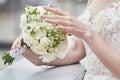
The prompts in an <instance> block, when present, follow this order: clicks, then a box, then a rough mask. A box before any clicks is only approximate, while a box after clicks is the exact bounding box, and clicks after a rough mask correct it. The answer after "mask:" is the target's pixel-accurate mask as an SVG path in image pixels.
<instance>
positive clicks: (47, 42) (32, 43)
mask: <svg viewBox="0 0 120 80" xmlns="http://www.w3.org/2000/svg"><path fill="white" fill-rule="evenodd" d="M25 11H26V13H25V14H23V15H22V16H21V21H20V29H21V31H22V38H23V40H22V44H24V45H26V46H27V47H29V48H30V49H31V50H32V51H33V52H34V53H35V54H39V55H40V57H39V59H40V60H41V61H42V62H50V61H53V60H55V59H56V58H60V59H62V58H64V57H65V53H64V51H65V49H66V44H67V42H66V32H63V31H59V30H56V29H55V27H56V26H57V24H56V25H53V24H49V23H47V22H45V21H44V20H42V19H41V18H40V15H56V14H54V13H52V12H48V11H46V10H44V9H43V7H42V6H38V7H32V6H26V7H25ZM23 51H24V49H23V48H21V49H20V50H19V51H18V52H16V53H15V52H13V51H12V50H10V51H8V52H5V53H4V54H3V57H2V59H3V60H4V64H8V65H9V64H12V62H13V61H14V59H15V57H16V55H20V54H21V53H22V52H23Z"/></svg>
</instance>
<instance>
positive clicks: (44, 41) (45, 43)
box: [40, 37, 50, 47]
mask: <svg viewBox="0 0 120 80" xmlns="http://www.w3.org/2000/svg"><path fill="white" fill-rule="evenodd" d="M49 44H50V40H49V38H47V37H43V38H41V39H40V45H42V46H44V47H47V46H48V45H49Z"/></svg>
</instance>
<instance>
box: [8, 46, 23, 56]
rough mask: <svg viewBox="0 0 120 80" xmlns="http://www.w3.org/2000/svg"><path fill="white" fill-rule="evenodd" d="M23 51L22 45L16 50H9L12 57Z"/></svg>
mask: <svg viewBox="0 0 120 80" xmlns="http://www.w3.org/2000/svg"><path fill="white" fill-rule="evenodd" d="M23 52H24V48H22V47H21V48H20V49H19V51H17V52H14V51H13V50H10V56H11V57H13V58H16V57H18V56H20V55H21V54H22V53H23Z"/></svg>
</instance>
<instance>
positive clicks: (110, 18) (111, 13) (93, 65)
mask: <svg viewBox="0 0 120 80" xmlns="http://www.w3.org/2000/svg"><path fill="white" fill-rule="evenodd" d="M79 19H80V20H83V22H84V23H86V24H87V25H89V26H90V28H91V29H93V30H94V31H96V32H98V33H100V35H101V36H102V37H103V38H104V39H105V40H106V41H107V42H108V43H109V44H110V45H111V46H112V47H113V48H114V49H116V50H118V51H120V2H119V3H113V4H112V7H110V8H107V9H105V10H103V11H100V13H99V14H98V15H96V16H92V15H91V14H90V11H89V10H88V9H87V10H86V11H85V13H83V14H82V15H81V16H80V17H79ZM118 44H119V45H118ZM85 45H86V44H85ZM85 47H86V53H87V57H86V58H85V59H84V60H82V61H81V62H82V63H83V64H84V65H85V66H86V69H87V73H86V76H85V80H94V78H93V76H94V77H95V76H97V75H98V76H103V75H104V76H106V78H104V79H101V78H99V79H96V78H95V80H120V78H118V77H117V76H115V75H114V74H113V73H112V72H111V71H109V70H108V69H107V68H106V67H105V66H104V65H103V64H102V63H101V61H100V60H99V59H98V58H97V57H96V56H95V54H94V53H93V52H92V51H91V49H90V48H89V47H88V46H87V45H86V46H85ZM89 61H90V62H89ZM98 76H97V78H98Z"/></svg>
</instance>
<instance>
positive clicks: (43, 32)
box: [35, 30, 47, 39]
mask: <svg viewBox="0 0 120 80" xmlns="http://www.w3.org/2000/svg"><path fill="white" fill-rule="evenodd" d="M46 35H47V32H46V31H41V30H39V31H37V32H36V33H35V39H41V38H42V37H45V36H46Z"/></svg>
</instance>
